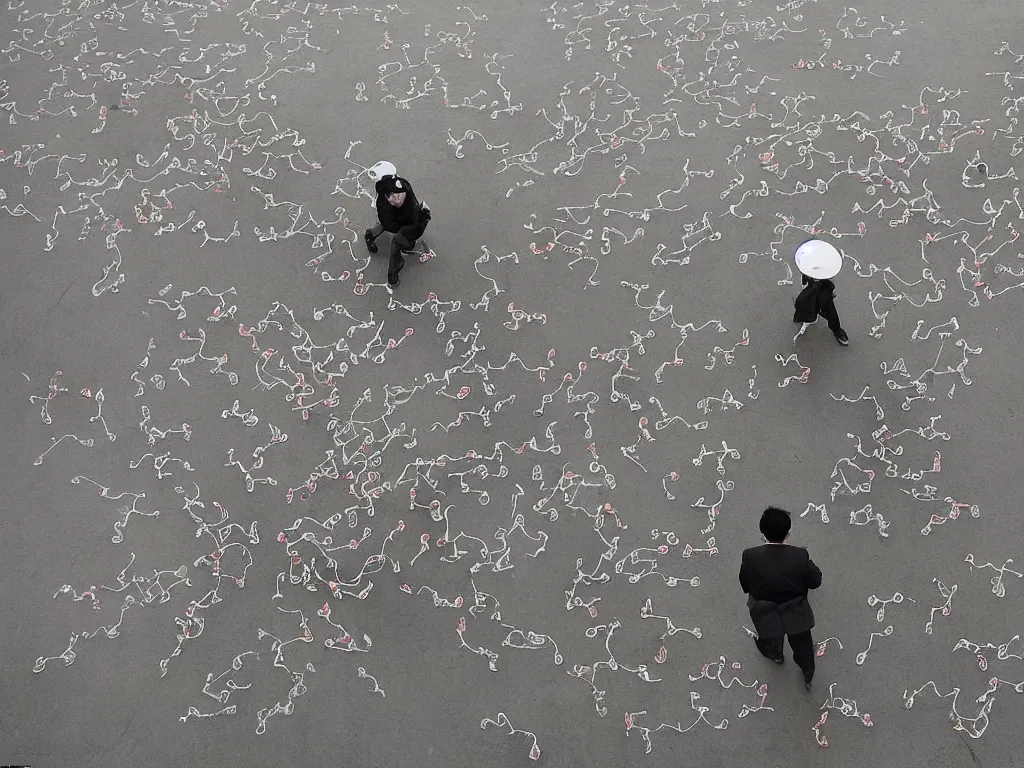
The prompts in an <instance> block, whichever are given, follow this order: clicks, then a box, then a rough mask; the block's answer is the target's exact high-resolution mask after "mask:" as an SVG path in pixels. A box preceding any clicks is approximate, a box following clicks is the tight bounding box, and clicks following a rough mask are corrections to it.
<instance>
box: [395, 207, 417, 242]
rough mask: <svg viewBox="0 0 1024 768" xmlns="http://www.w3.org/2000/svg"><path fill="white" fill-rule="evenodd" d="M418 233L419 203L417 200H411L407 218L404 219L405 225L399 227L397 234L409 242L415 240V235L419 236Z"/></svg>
mask: <svg viewBox="0 0 1024 768" xmlns="http://www.w3.org/2000/svg"><path fill="white" fill-rule="evenodd" d="M403 207H404V206H403ZM419 231H420V203H419V200H413V204H412V207H411V210H410V211H409V214H408V217H407V218H406V219H405V223H404V224H403V225H402V226H401V228H399V230H398V234H400V235H401V236H402V237H405V238H407V239H409V240H415V239H416V237H415V235H417V234H419Z"/></svg>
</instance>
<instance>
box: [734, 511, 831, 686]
mask: <svg viewBox="0 0 1024 768" xmlns="http://www.w3.org/2000/svg"><path fill="white" fill-rule="evenodd" d="M791 526H792V520H791V519H790V515H789V512H787V511H786V510H784V509H779V508H777V507H768V508H767V509H766V510H765V511H764V512H763V513H762V514H761V524H760V528H761V535H762V536H764V539H765V541H766V542H767V543H766V544H764V545H762V546H760V547H751V548H750V549H745V550H743V556H742V560H741V564H740V586H741V587H742V588H743V591H744V593H746V594H747V596H748V597H747V608H748V609H749V610H750V619H751V621H753V622H754V629H755V630H756V631H757V639H756V640H754V643H755V644H756V645H757V650H759V651H760V652H761V654H762V655H763V656H766V657H767V658H769V659H771V660H772V661H774V662H775V663H776V664H782V663H783V661H785V659H784V657H783V655H782V638H783V636H787V635H788V637H789V647H790V648H792V649H793V661H795V662H796V663H797V665H798V666H799V667H800V669H801V671H802V672H803V673H804V686H805V687H806V688H807V690H810V689H811V680H812V679H813V678H814V640H812V639H811V628H812V627H814V612H813V611H812V610H811V604H810V603H809V602H808V601H807V592H808V591H809V590H812V589H817V588H818V587H820V586H821V571H820V570H819V569H818V566H816V565H815V564H814V561H813V560H811V558H810V556H809V555H808V554H807V550H806V549H804V548H803V547H794V546H790V545H789V544H787V543H786V540H787V539H788V538H789V529H790V527H791Z"/></svg>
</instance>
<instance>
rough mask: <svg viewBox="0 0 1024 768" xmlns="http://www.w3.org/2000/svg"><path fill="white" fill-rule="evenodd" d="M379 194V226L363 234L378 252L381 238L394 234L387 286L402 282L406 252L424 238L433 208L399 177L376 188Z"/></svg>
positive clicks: (386, 178) (385, 178)
mask: <svg viewBox="0 0 1024 768" xmlns="http://www.w3.org/2000/svg"><path fill="white" fill-rule="evenodd" d="M374 187H375V189H376V192H377V221H378V223H377V226H375V227H373V228H371V229H367V230H366V232H365V233H364V234H363V239H364V240H365V241H366V248H367V249H368V250H369V251H370V253H377V243H376V242H375V241H376V239H377V238H378V237H380V235H381V234H382V233H384V232H390V233H391V258H390V260H389V261H388V285H390V286H396V285H398V283H399V279H398V273H399V272H401V271H402V268H403V267H404V266H405V258H404V257H403V256H402V253H403V252H406V251H411V250H412V249H413V248H414V247H415V245H416V241H417V240H419V239H420V238H421V237H423V233H424V232H425V231H426V229H427V224H428V223H429V222H430V209H429V208H427V207H426V206H425V205H423V203H421V202H420V201H419V200H417V199H416V194H415V193H414V192H413V190H412V184H410V183H409V182H408V181H407V180H406V179H403V178H402V177H400V176H385V177H383V178H382V179H380V180H379V181H378V182H377V183H376V184H375V185H374Z"/></svg>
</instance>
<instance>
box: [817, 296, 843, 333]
mask: <svg viewBox="0 0 1024 768" xmlns="http://www.w3.org/2000/svg"><path fill="white" fill-rule="evenodd" d="M818 314H819V315H821V316H822V317H824V318H825V320H826V321H827V322H828V329H829V330H830V331H832V333H839V331H841V330H843V324H842V323H841V322H839V310H837V309H836V303H835V302H834V301H832V300H831V299H829V300H828V301H827V302H825V305H824V306H822V307H821V308H820V309H819V310H818Z"/></svg>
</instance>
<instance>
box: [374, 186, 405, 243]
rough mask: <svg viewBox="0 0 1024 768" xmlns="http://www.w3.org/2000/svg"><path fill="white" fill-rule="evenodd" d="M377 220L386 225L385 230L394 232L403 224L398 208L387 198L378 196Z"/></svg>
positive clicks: (383, 225)
mask: <svg viewBox="0 0 1024 768" xmlns="http://www.w3.org/2000/svg"><path fill="white" fill-rule="evenodd" d="M377 220H378V221H379V222H380V225H381V226H382V227H384V231H385V232H390V233H391V234H394V233H396V232H398V230H399V229H401V227H402V224H401V222H400V221H399V218H398V209H397V208H395V206H393V205H392V204H391V203H389V202H388V201H387V198H385V197H381V196H380V195H378V196H377Z"/></svg>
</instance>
